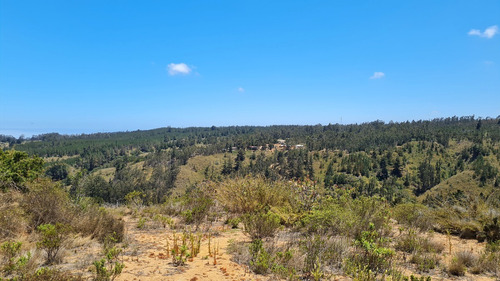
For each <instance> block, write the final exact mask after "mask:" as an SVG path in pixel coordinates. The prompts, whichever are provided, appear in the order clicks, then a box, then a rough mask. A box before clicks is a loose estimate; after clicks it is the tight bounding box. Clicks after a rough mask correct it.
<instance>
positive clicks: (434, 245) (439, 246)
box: [422, 237, 446, 254]
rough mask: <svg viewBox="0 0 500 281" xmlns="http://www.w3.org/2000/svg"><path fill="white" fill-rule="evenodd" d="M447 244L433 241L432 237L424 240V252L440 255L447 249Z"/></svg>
mask: <svg viewBox="0 0 500 281" xmlns="http://www.w3.org/2000/svg"><path fill="white" fill-rule="evenodd" d="M445 247H446V246H445V244H443V243H441V242H439V241H438V240H435V239H432V238H431V237H428V238H425V239H423V240H422V250H424V251H426V252H428V253H437V254H440V253H442V252H443V251H444V249H445Z"/></svg>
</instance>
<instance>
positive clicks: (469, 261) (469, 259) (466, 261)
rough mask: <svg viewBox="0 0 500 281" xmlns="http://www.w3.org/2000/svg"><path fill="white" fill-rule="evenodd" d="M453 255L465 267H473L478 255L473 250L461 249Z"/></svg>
mask: <svg viewBox="0 0 500 281" xmlns="http://www.w3.org/2000/svg"><path fill="white" fill-rule="evenodd" d="M455 257H456V258H457V260H458V262H459V263H462V264H463V265H465V266H466V267H473V266H474V265H476V264H477V262H478V257H477V255H475V254H474V253H473V252H470V251H461V252H458V253H457V254H456V255H455Z"/></svg>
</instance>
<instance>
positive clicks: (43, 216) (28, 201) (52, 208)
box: [22, 180, 74, 229]
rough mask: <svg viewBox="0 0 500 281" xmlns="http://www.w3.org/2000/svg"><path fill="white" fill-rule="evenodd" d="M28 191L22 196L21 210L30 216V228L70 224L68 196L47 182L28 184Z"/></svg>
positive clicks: (70, 206) (71, 211) (57, 186)
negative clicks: (43, 225)
mask: <svg viewBox="0 0 500 281" xmlns="http://www.w3.org/2000/svg"><path fill="white" fill-rule="evenodd" d="M29 188H30V191H29V192H28V193H27V194H26V195H25V196H24V200H23V204H22V205H23V209H24V210H25V212H26V213H27V214H28V215H29V216H30V218H31V222H30V227H32V228H33V229H36V228H37V227H38V226H39V225H42V224H56V223H62V224H70V222H71V220H72V219H73V216H74V213H73V209H72V205H71V201H70V200H69V196H68V194H67V193H66V192H65V191H64V190H63V189H62V188H61V187H60V186H59V185H58V184H54V183H52V182H51V181H49V180H39V181H37V182H35V183H32V184H30V186H29Z"/></svg>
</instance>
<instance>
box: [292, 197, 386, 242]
mask: <svg viewBox="0 0 500 281" xmlns="http://www.w3.org/2000/svg"><path fill="white" fill-rule="evenodd" d="M388 220H389V212H388V206H387V204H386V203H385V202H384V201H383V200H381V199H378V198H375V197H359V198H356V199H352V198H351V197H350V195H349V194H346V195H343V196H341V197H339V198H332V197H326V198H325V199H324V200H322V202H321V203H320V204H318V205H316V206H315V207H314V208H313V210H312V211H310V212H308V213H307V214H305V215H304V216H303V217H302V219H301V220H300V223H299V227H300V228H301V229H302V230H303V231H305V232H307V233H309V234H310V233H328V234H330V235H342V236H349V237H354V238H359V236H360V235H361V233H362V232H363V231H366V230H367V229H368V226H369V225H370V223H371V224H373V226H374V227H375V229H376V230H377V231H381V232H385V231H387V230H388V227H387V226H388Z"/></svg>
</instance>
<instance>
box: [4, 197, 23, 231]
mask: <svg viewBox="0 0 500 281" xmlns="http://www.w3.org/2000/svg"><path fill="white" fill-rule="evenodd" d="M19 201H21V193H19V192H18V191H9V192H6V193H0V239H4V238H12V237H17V236H19V235H20V234H21V233H22V232H24V231H25V229H26V220H25V217H24V216H25V215H24V212H23V210H22V209H21V207H20V206H19Z"/></svg>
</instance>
